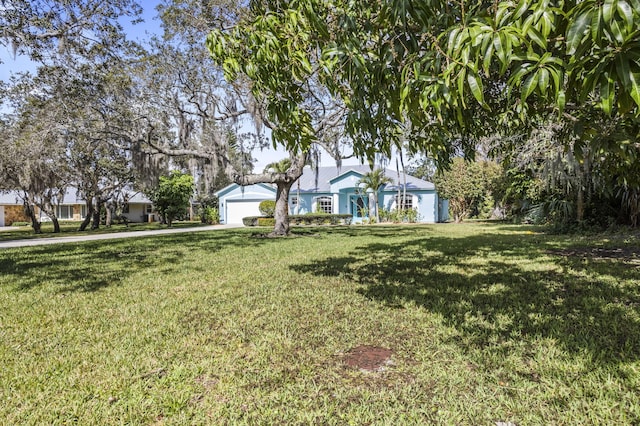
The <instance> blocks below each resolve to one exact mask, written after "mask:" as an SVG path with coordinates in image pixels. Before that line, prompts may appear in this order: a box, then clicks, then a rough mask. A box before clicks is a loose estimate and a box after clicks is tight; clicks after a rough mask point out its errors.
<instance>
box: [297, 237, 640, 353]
mask: <svg viewBox="0 0 640 426" xmlns="http://www.w3.org/2000/svg"><path fill="white" fill-rule="evenodd" d="M546 248H547V245H546V244H545V243H544V242H543V241H541V240H540V239H539V238H537V237H535V236H531V237H530V238H523V236H521V235H500V234H484V235H481V236H474V237H467V238H443V237H434V238H416V239H413V240H409V241H406V242H402V243H388V244H387V243H374V244H368V245H366V246H363V247H360V248H359V249H358V250H356V251H353V252H351V253H349V255H348V256H343V257H332V258H328V259H326V260H323V261H318V262H311V263H307V264H301V265H295V266H292V269H293V270H295V271H296V272H300V273H310V274H314V275H319V276H323V277H336V276H341V277H343V278H346V279H349V280H352V281H354V282H355V283H357V284H359V285H361V287H360V288H359V289H358V290H357V291H358V293H360V294H362V295H363V296H365V297H366V298H368V299H371V300H375V301H379V302H382V303H384V304H386V305H387V306H395V307H399V306H400V307H401V306H403V305H404V304H405V303H406V302H410V303H415V304H416V305H418V306H421V307H423V308H425V309H427V310H429V311H431V312H435V313H439V314H441V315H442V317H443V318H444V319H445V322H446V323H447V324H448V325H450V326H453V327H455V328H456V329H457V330H458V331H459V332H460V334H461V335H460V338H459V339H460V341H457V342H456V343H457V344H459V345H462V346H468V349H474V348H479V349H482V348H484V347H487V346H489V345H491V346H492V350H504V351H507V350H508V348H509V344H508V343H509V342H510V341H511V342H513V341H518V342H519V341H521V340H529V339H530V338H533V337H541V338H551V339H555V340H556V341H557V342H559V343H561V344H562V345H563V347H564V348H565V349H566V350H567V351H569V352H571V353H584V351H587V352H589V353H590V354H591V355H592V356H593V360H594V361H595V362H598V363H600V364H602V363H618V362H622V361H635V360H638V359H639V358H640V322H639V321H638V319H637V318H638V314H639V313H640V286H637V285H626V286H625V285H624V283H622V282H623V280H626V282H627V283H629V282H631V283H633V282H639V281H640V267H637V266H633V265H628V264H622V263H620V262H611V261H608V260H605V259H595V260H594V259H591V260H589V261H588V262H585V261H584V259H579V258H572V257H561V256H557V255H553V254H551V253H549V252H548V251H547V250H546ZM501 348H502V349H501Z"/></svg>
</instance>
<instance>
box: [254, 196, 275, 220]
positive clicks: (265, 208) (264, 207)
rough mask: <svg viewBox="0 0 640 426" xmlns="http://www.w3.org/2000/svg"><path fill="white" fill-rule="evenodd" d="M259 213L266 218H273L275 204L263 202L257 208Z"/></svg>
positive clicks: (273, 202)
mask: <svg viewBox="0 0 640 426" xmlns="http://www.w3.org/2000/svg"><path fill="white" fill-rule="evenodd" d="M258 209H259V210H260V213H262V215H264V216H267V217H273V215H274V214H275V212H276V202H275V201H273V200H264V201H262V202H261V203H260V205H259V206H258Z"/></svg>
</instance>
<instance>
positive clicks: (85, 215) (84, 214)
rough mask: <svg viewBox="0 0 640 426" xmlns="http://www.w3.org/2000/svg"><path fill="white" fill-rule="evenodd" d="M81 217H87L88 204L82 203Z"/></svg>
mask: <svg viewBox="0 0 640 426" xmlns="http://www.w3.org/2000/svg"><path fill="white" fill-rule="evenodd" d="M80 217H81V218H82V219H84V218H85V217H87V206H86V205H82V206H80Z"/></svg>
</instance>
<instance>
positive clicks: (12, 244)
mask: <svg viewBox="0 0 640 426" xmlns="http://www.w3.org/2000/svg"><path fill="white" fill-rule="evenodd" d="M242 226H243V225H211V226H198V227H193V228H167V229H157V230H151V231H131V232H114V233H113V234H96V235H75V236H73V237H48V238H33V239H28V240H13V241H0V249H7V248H16V247H31V246H44V245H48V244H62V243H78V242H82V241H96V240H115V239H119V238H132V237H147V236H150V235H167V234H183V233H186V232H203V231H216V230H221V229H231V228H241V227H242Z"/></svg>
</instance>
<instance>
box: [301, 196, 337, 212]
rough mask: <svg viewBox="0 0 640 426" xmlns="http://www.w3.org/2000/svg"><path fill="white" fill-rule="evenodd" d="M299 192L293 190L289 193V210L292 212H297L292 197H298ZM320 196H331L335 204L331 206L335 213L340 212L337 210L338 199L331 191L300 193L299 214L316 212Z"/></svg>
mask: <svg viewBox="0 0 640 426" xmlns="http://www.w3.org/2000/svg"><path fill="white" fill-rule="evenodd" d="M297 196H298V194H297V192H296V191H291V193H290V194H289V212H290V213H291V214H296V206H295V205H294V204H293V202H292V199H293V198H294V197H297ZM320 197H329V198H332V199H333V204H332V206H331V208H332V209H333V213H338V211H337V210H336V200H335V197H334V196H333V194H330V193H328V192H327V193H324V192H320V193H316V192H314V193H308V192H307V193H305V192H301V193H300V209H299V213H298V214H307V213H315V212H316V199H318V198H320Z"/></svg>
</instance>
